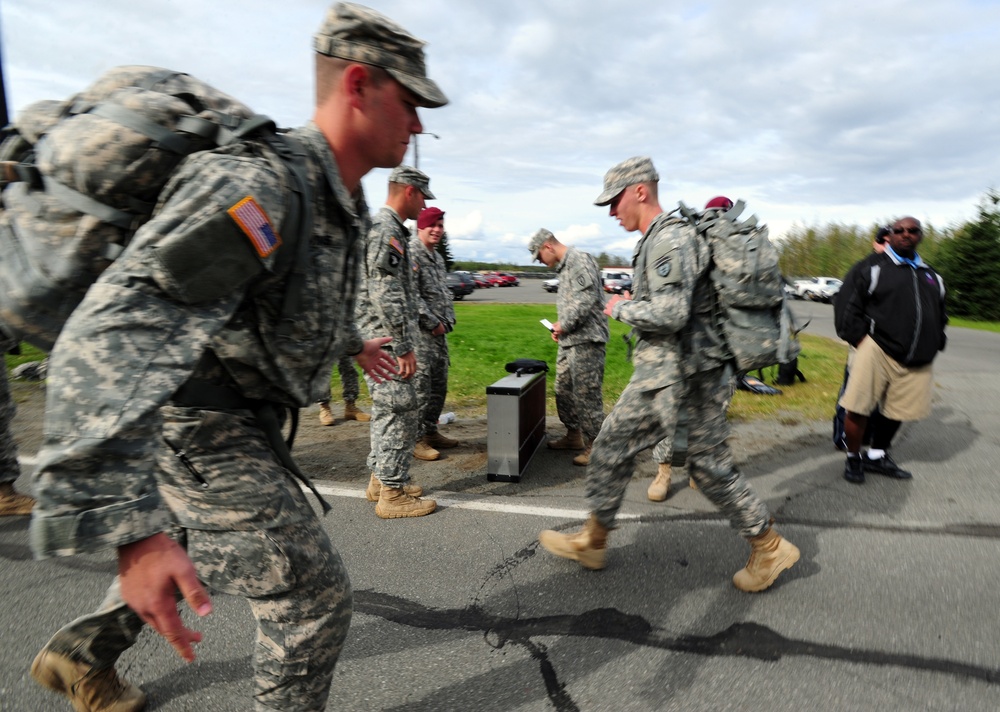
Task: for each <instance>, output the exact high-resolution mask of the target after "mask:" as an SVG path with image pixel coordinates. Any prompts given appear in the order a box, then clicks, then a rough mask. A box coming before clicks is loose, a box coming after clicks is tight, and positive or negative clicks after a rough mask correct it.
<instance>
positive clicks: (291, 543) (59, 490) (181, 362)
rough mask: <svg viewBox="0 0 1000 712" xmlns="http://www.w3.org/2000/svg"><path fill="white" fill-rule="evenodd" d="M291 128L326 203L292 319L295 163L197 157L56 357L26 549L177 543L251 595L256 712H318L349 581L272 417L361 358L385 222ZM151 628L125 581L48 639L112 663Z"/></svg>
mask: <svg viewBox="0 0 1000 712" xmlns="http://www.w3.org/2000/svg"><path fill="white" fill-rule="evenodd" d="M290 136H291V138H292V139H293V140H294V141H296V142H297V143H298V144H299V145H300V146H301V147H302V148H303V149H304V152H305V154H306V159H305V164H306V171H307V178H308V181H309V183H310V184H311V185H312V186H314V192H315V194H314V196H313V202H312V214H313V224H312V228H311V230H310V231H308V235H306V236H303V237H301V238H299V239H300V240H306V241H307V243H306V250H305V252H306V253H307V254H308V259H306V260H301V261H299V262H297V263H296V264H295V267H296V269H298V270H300V271H301V273H302V275H303V278H304V284H303V286H302V288H301V289H300V290H298V298H299V299H300V302H299V308H298V309H297V311H296V319H295V320H294V321H293V322H291V323H290V324H288V323H285V326H284V327H282V326H281V323H282V320H281V319H280V317H281V316H282V304H283V300H284V298H285V295H286V293H287V292H288V291H289V287H288V282H289V274H288V271H287V270H286V271H285V272H284V273H276V272H274V271H272V270H274V269H275V267H276V258H277V256H278V253H279V251H280V250H281V245H280V243H281V237H280V235H279V234H278V233H277V226H280V225H282V220H283V217H284V216H285V214H286V212H287V210H288V204H287V202H286V201H288V200H291V199H292V198H291V197H290V196H291V192H290V190H291V178H290V175H289V173H288V170H287V168H286V166H285V165H284V163H283V162H282V161H281V160H280V159H278V157H277V156H276V155H275V154H274V153H273V152H272V151H271V149H270V148H268V147H266V146H265V145H264V144H262V143H240V144H236V145H234V146H232V147H229V148H225V149H218V150H216V151H214V152H210V153H209V152H206V153H199V154H195V155H194V156H193V157H191V158H189V159H187V161H186V162H185V163H184V164H182V166H181V167H180V168H179V169H178V170H177V171H176V173H175V174H174V176H173V177H172V178H171V180H170V182H169V183H168V185H167V186H166V188H165V189H164V191H163V193H162V194H161V198H160V203H159V205H158V208H157V210H156V212H155V213H154V215H153V217H152V218H151V219H150V221H149V222H148V223H146V224H145V225H144V226H143V227H142V228H140V229H139V231H138V232H137V233H136V234H135V237H134V238H133V240H132V242H131V243H130V245H129V246H128V248H127V249H126V250H125V252H124V253H123V254H122V256H121V257H119V258H118V260H116V261H115V262H114V264H113V265H112V266H111V267H110V268H109V269H108V270H107V271H106V272H105V273H104V274H103V275H102V277H101V278H100V280H99V281H98V282H97V283H96V284H95V285H94V286H93V287H92V288H91V289H90V291H89V292H88V294H87V297H86V298H85V299H84V301H83V302H82V303H81V305H80V306H79V307H78V308H77V309H76V311H75V312H74V313H73V315H72V317H71V318H70V319H69V321H68V322H67V323H66V326H65V328H64V330H63V332H62V335H61V337H60V339H59V341H58V343H57V345H56V347H55V349H54V351H53V352H52V356H51V367H50V369H49V374H50V377H49V383H48V400H47V404H46V417H45V440H44V443H43V447H42V449H41V451H40V452H39V455H38V460H39V465H38V471H37V474H36V478H37V483H38V489H39V505H38V507H37V508H36V511H35V516H34V518H33V520H32V524H31V540H32V546H33V548H34V551H35V553H36V555H37V556H39V557H47V556H66V555H71V554H77V553H85V552H93V551H98V550H101V549H109V548H114V547H116V546H119V545H122V544H127V543H130V542H135V541H138V540H141V539H144V538H146V537H149V536H152V535H154V534H157V533H160V532H171V533H172V534H173V535H174V536H175V537H176V538H177V539H178V541H179V542H180V543H181V544H182V545H184V546H185V547H186V549H187V553H188V556H189V557H190V558H191V560H192V562H193V564H194V566H195V568H196V569H197V571H198V575H199V578H200V579H201V580H202V581H203V582H204V583H205V584H206V585H208V586H209V587H210V588H212V589H214V590H216V591H222V592H225V593H229V594H234V595H239V596H243V597H245V598H247V599H248V601H249V602H250V605H251V608H252V610H253V612H254V615H255V616H256V618H257V622H258V631H257V643H256V645H255V646H254V700H255V703H256V709H278V710H318V709H323V708H324V707H325V704H326V699H327V696H328V694H329V688H330V682H331V679H332V676H333V670H334V665H335V664H336V661H337V657H338V655H339V653H340V650H341V648H342V646H343V643H344V639H345V638H346V635H347V630H348V627H349V625H350V620H351V610H352V592H351V585H350V581H349V579H348V575H347V571H346V569H345V567H344V564H343V562H342V561H341V558H340V555H339V554H338V553H337V551H336V550H335V549H334V548H333V546H332V545H331V543H330V541H329V538H328V537H327V535H326V532H325V531H324V529H323V527H322V526H321V524H320V521H319V519H318V518H317V516H316V513H315V512H314V509H313V506H312V505H311V504H310V503H309V501H308V500H307V499H306V497H305V495H304V494H303V491H302V488H301V487H300V485H299V482H297V481H296V480H295V479H293V476H292V471H291V470H290V469H289V467H287V466H286V464H287V463H286V462H285V461H283V460H282V459H280V458H279V454H278V451H277V450H276V448H275V446H274V444H273V440H269V437H268V433H269V432H270V433H273V431H274V428H273V427H271V428H267V427H265V421H269V422H270V423H271V425H272V426H274V425H276V423H277V422H278V421H279V420H280V413H281V412H282V411H283V409H284V408H286V407H287V408H299V407H304V406H305V405H307V404H309V403H311V402H312V401H313V400H314V396H315V394H316V392H317V390H316V389H317V383H318V381H319V379H328V378H329V373H330V369H331V367H332V365H333V363H334V362H335V361H336V360H337V358H338V357H339V355H340V354H341V353H347V354H356V353H358V352H360V351H361V349H362V347H363V344H362V341H361V338H360V335H359V334H358V331H357V329H356V327H355V325H354V320H353V309H354V303H355V290H356V284H357V273H358V265H359V260H360V255H361V250H360V247H361V237H362V236H363V235H364V234H365V233H366V232H367V229H368V226H369V224H370V219H369V216H368V210H367V206H366V204H365V200H364V195H363V193H362V191H361V190H360V189H359V190H358V192H357V193H356V194H355V195H353V196H352V195H350V194H348V192H347V189H346V188H345V187H344V184H343V182H342V181H341V178H340V174H339V171H338V168H337V164H336V162H335V160H334V157H333V154H332V152H331V150H330V147H329V145H328V143H327V141H326V139H325V138H324V137H323V135H322V134H321V133H320V131H319V129H318V128H317V127H316V126H315V125H314V124H312V123H310V124H308V125H307V126H306V127H304V128H301V129H297V130H295V131H292V132H291V133H290ZM286 237H287V236H286ZM283 329H285V330H283ZM292 467H294V464H292ZM140 627H141V621H140V620H139V618H138V617H137V616H136V615H135V614H134V613H133V612H132V611H131V610H130V609H129V608H127V607H126V606H125V605H124V603H122V600H121V597H120V594H119V592H118V588H117V582H116V585H114V586H112V589H111V590H110V591H109V592H108V596H107V598H106V600H105V602H104V604H102V606H101V608H100V610H99V611H98V612H97V613H95V614H92V615H89V616H84V617H82V618H80V619H77V620H76V621H74V622H73V623H71V624H69V625H68V626H66V627H65V628H63V629H62V630H60V631H59V632H58V633H56V635H55V636H54V637H53V638H52V640H51V641H50V642H49V644H48V645H47V646H46V647H47V649H51V650H54V651H55V652H57V653H61V654H63V655H67V656H70V657H72V658H73V659H74V660H78V661H81V662H84V663H86V664H88V665H91V666H93V667H94V668H107V667H108V666H112V665H114V663H115V661H116V660H117V659H118V656H119V655H120V654H121V653H122V651H123V650H125V649H126V648H127V647H128V646H130V645H131V644H132V643H133V642H134V641H135V638H136V635H137V634H138V633H139V630H140Z"/></svg>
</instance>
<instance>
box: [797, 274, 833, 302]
mask: <svg viewBox="0 0 1000 712" xmlns="http://www.w3.org/2000/svg"><path fill="white" fill-rule="evenodd" d="M842 284H843V282H841V281H840V280H839V279H837V278H836V277H810V278H809V279H797V280H795V282H794V283H793V285H794V287H795V293H796V294H797V295H798V298H799V299H810V300H812V301H814V302H824V303H826V304H829V303H830V302H832V301H833V298H834V297H836V296H837V292H839V291H840V287H841V285H842Z"/></svg>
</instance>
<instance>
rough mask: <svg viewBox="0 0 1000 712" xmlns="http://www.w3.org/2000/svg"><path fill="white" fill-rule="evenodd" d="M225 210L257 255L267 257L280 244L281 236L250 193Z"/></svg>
mask: <svg viewBox="0 0 1000 712" xmlns="http://www.w3.org/2000/svg"><path fill="white" fill-rule="evenodd" d="M226 212H227V213H229V217H231V218H232V219H233V220H234V221H235V222H236V224H237V225H239V227H240V230H242V231H243V234H244V235H246V236H247V237H248V238H249V239H250V244H251V245H253V249H254V251H255V252H256V253H257V256H258V257H260V258H264V257H267V256H268V255H270V254H271V253H272V252H274V251H275V250H276V249H277V248H278V245H280V244H281V237H280V236H279V235H278V233H277V232H275V231H274V227H272V225H271V221H270V220H269V219H268V217H267V213H265V212H264V209H263V208H261V207H260V205H258V204H257V201H256V200H254V199H253V196H252V195H248V196H247V197H245V198H243V200H241V201H240V202H238V203H236V205H234V206H233V207H231V208H229V210H227V211H226Z"/></svg>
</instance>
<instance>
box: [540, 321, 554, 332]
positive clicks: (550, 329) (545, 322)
mask: <svg viewBox="0 0 1000 712" xmlns="http://www.w3.org/2000/svg"><path fill="white" fill-rule="evenodd" d="M541 322H542V326H544V327H545V328H546V329H548V330H549V331H552V328H553V327H552V322H551V321H549V320H548V319H542V320H541Z"/></svg>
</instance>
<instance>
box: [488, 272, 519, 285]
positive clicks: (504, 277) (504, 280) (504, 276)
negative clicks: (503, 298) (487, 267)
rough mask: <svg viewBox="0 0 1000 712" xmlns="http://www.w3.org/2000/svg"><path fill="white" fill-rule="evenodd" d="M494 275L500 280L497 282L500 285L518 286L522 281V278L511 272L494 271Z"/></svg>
mask: <svg viewBox="0 0 1000 712" xmlns="http://www.w3.org/2000/svg"><path fill="white" fill-rule="evenodd" d="M493 276H495V277H496V278H497V279H498V280H499V281H498V282H497V286H498V287H516V286H517V285H519V284H520V283H521V280H519V279H518V278H517V277H515V276H514V275H512V274H511V273H510V272H494V273H493Z"/></svg>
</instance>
